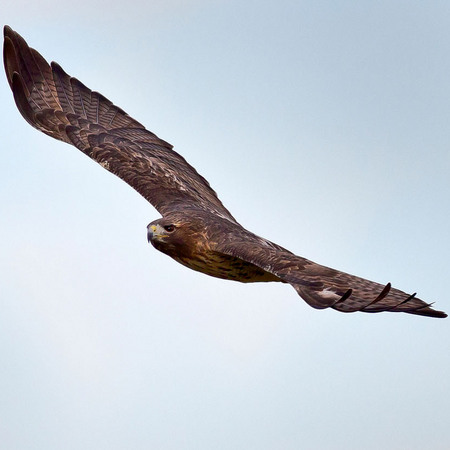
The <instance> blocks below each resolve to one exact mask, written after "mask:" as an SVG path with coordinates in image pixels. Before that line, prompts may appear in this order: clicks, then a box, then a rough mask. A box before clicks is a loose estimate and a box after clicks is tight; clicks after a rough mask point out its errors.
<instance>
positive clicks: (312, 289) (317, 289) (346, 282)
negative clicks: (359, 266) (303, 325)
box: [216, 232, 447, 317]
mask: <svg viewBox="0 0 450 450" xmlns="http://www.w3.org/2000/svg"><path fill="white" fill-rule="evenodd" d="M247 233H248V232H247ZM216 251H218V252H220V253H224V254H227V255H231V256H234V257H236V258H240V259H242V260H244V261H246V262H249V263H251V264H254V265H255V266H258V267H260V268H261V269H263V270H265V271H266V272H269V273H272V274H274V275H276V276H277V277H278V278H279V279H280V281H284V282H286V283H289V284H290V285H292V286H293V287H294V289H295V290H296V291H297V293H298V294H299V295H300V297H302V298H303V299H304V300H305V301H306V302H307V303H308V304H309V305H311V306H312V307H313V308H318V309H324V308H333V309H336V310H337V311H342V312H355V311H362V312H371V313H375V312H382V311H392V312H405V313H409V314H418V315H422V316H430V317H447V314H445V313H444V312H442V311H435V310H434V309H432V308H431V307H430V305H431V304H429V303H425V302H424V301H422V300H420V299H418V298H417V297H416V296H415V294H412V295H409V294H406V293H405V292H403V291H400V290H398V289H395V288H392V287H391V284H390V283H388V284H387V285H382V284H379V283H375V282H373V281H369V280H366V279H364V278H360V277H356V276H354V275H350V274H348V273H345V272H340V271H339V270H335V269H331V268H329V267H325V266H321V265H319V264H316V263H314V262H312V261H309V260H308V259H305V258H302V257H300V256H296V255H294V254H293V253H291V252H289V251H288V250H285V249H283V248H282V247H279V246H278V245H276V244H273V243H272V242H269V241H266V240H264V239H262V238H259V237H257V236H255V235H252V234H251V233H248V235H244V236H243V239H241V238H240V237H237V238H236V241H234V239H233V242H230V240H229V241H228V242H223V243H219V244H218V245H217V246H216Z"/></svg>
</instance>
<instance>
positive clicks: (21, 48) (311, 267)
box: [3, 26, 447, 317]
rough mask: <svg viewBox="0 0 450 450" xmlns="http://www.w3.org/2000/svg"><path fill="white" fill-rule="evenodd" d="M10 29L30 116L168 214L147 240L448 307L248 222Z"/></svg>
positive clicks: (13, 61)
mask: <svg viewBox="0 0 450 450" xmlns="http://www.w3.org/2000/svg"><path fill="white" fill-rule="evenodd" d="M4 35H5V41H4V53H3V55H4V63H5V70H6V75H7V77H8V81H9V84H10V86H11V89H12V91H13V94H14V99H15V101H16V104H17V107H18V109H19V111H20V113H21V114H22V116H23V117H24V118H25V120H26V121H27V122H28V123H29V124H30V125H32V126H33V127H35V128H37V129H38V130H40V131H42V132H43V133H46V134H48V135H49V136H52V137H54V138H55V139H59V140H61V141H64V142H67V143H69V144H72V145H74V146H75V147H77V148H78V149H79V150H81V151H82V152H83V153H85V154H86V155H87V156H89V157H90V158H92V159H94V160H95V161H97V162H98V163H99V164H100V165H101V166H102V167H104V168H105V169H107V170H109V171H110V172H112V173H114V174H115V175H117V176H118V177H120V178H122V179H123V180H124V181H125V182H127V183H128V184H129V185H130V186H132V187H133V188H134V189H136V191H138V192H139V193H140V194H141V195H142V196H144V197H145V198H146V199H147V200H148V201H149V202H150V203H151V204H152V205H153V206H154V207H155V208H156V209H157V210H158V211H159V212H160V213H161V215H162V218H161V219H158V220H155V221H154V222H152V223H150V224H149V225H148V240H149V241H150V242H151V243H152V245H153V246H154V247H155V248H156V249H157V250H160V251H161V252H163V253H165V254H167V255H169V256H170V257H172V258H173V259H175V260H176V261H178V262H179V263H181V264H184V265H185V266H187V267H189V268H190V269H193V270H197V271H199V272H203V273H205V274H207V275H211V276H214V277H218V278H224V279H227V280H235V281H241V282H244V283H252V282H258V281H279V282H283V283H289V284H290V285H291V286H292V287H293V288H294V289H295V290H296V291H297V293H298V294H299V295H300V296H301V297H302V298H303V299H304V300H305V301H306V302H307V303H308V304H309V305H311V306H312V307H314V308H318V309H322V308H333V309H336V310H338V311H342V312H354V311H363V312H381V311H394V312H406V313H410V314H419V315H423V316H430V317H447V314H445V313H444V312H441V311H435V310H434V309H432V308H431V307H430V304H427V303H425V302H423V301H422V300H419V299H418V298H416V297H415V294H413V295H408V294H405V293H404V292H402V291H400V290H398V289H394V288H392V287H391V285H390V284H387V285H386V286H384V285H381V284H378V283H374V282H372V281H368V280H365V279H363V278H359V277H356V276H353V275H349V274H347V273H344V272H340V271H338V270H335V269H330V268H329V267H324V266H321V265H319V264H316V263H314V262H312V261H309V260H307V259H305V258H302V257H300V256H296V255H294V254H293V253H291V252H290V251H289V250H286V249H284V248H283V247H280V246H279V245H277V244H274V243H273V242H270V241H268V240H266V239H263V238H261V237H259V236H256V235H255V234H253V233H251V232H250V231H247V230H246V229H245V228H243V227H242V226H241V225H240V224H239V223H238V222H237V221H236V220H235V218H234V217H233V216H232V215H231V213H230V212H229V211H228V210H227V209H226V208H225V207H224V206H223V205H222V202H221V201H220V200H219V198H218V197H217V194H216V193H215V192H214V191H213V189H211V187H210V185H209V183H208V182H207V181H206V180H205V179H204V178H203V177H202V176H201V175H199V174H198V173H197V171H196V170H195V169H194V168H193V167H192V166H190V165H189V164H188V163H187V162H186V160H185V159H184V158H183V157H182V156H181V155H179V154H178V153H176V152H175V151H174V150H173V149H172V146H171V145H170V144H168V143H167V142H165V141H163V140H162V139H159V138H158V137H157V136H156V135H155V134H153V133H152V132H150V131H148V130H146V129H145V127H144V126H143V125H141V124H140V123H139V122H137V121H136V120H134V119H132V118H131V117H130V116H129V115H128V114H126V113H125V112H124V111H123V110H122V109H120V108H118V107H117V106H115V105H113V104H112V103H111V102H110V101H109V100H108V99H106V98H105V97H103V96H102V95H101V94H99V93H98V92H95V91H91V90H90V89H88V88H87V87H86V86H85V85H84V84H82V83H81V82H80V81H78V80H77V79H76V78H72V77H70V76H69V75H67V74H66V73H65V72H64V70H63V69H62V68H61V67H60V66H59V65H58V64H57V63H55V62H52V63H51V64H50V65H49V64H48V63H47V61H46V60H45V59H44V58H43V57H42V56H41V55H40V54H39V53H38V52H37V51H36V50H34V49H32V48H30V47H28V45H27V43H26V42H25V41H24V39H23V38H22V37H21V36H20V35H19V34H17V33H15V32H14V31H13V30H12V29H11V28H9V27H7V26H6V27H5V29H4Z"/></svg>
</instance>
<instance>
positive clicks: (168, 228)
mask: <svg viewBox="0 0 450 450" xmlns="http://www.w3.org/2000/svg"><path fill="white" fill-rule="evenodd" d="M164 229H165V230H166V231H168V232H169V233H171V232H172V231H173V230H175V226H174V225H166V226H165V227H164Z"/></svg>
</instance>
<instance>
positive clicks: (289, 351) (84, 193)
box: [0, 0, 450, 450]
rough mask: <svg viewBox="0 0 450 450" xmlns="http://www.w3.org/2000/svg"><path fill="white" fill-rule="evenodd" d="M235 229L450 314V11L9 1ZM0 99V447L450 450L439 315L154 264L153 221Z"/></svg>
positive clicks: (32, 31)
mask: <svg viewBox="0 0 450 450" xmlns="http://www.w3.org/2000/svg"><path fill="white" fill-rule="evenodd" d="M0 17H1V18H2V21H3V24H8V25H10V26H12V27H13V28H14V29H15V30H16V31H18V32H19V33H21V34H22V35H23V36H24V38H25V39H26V40H27V41H28V43H29V44H30V45H31V46H32V47H34V48H36V49H38V50H39V52H40V53H41V54H42V55H43V56H44V57H46V58H47V60H49V61H51V60H55V61H57V62H58V63H60V64H61V65H62V67H63V68H64V69H65V70H66V71H67V72H68V73H69V74H71V75H73V76H76V77H77V78H79V79H80V80H81V81H82V82H83V83H85V84H86V85H87V86H89V87H90V88H92V89H95V90H98V91H100V92H101V93H102V94H104V95H105V96H106V97H108V98H110V99H111V100H112V101H113V102H114V103H116V104H117V105H119V106H120V107H122V108H123V109H125V110H126V111H127V112H128V113H129V114H130V115H132V116H133V117H135V118H136V119H137V120H138V121H140V122H142V123H143V124H145V125H146V126H147V128H148V129H150V130H151V131H153V132H155V133H156V134H157V135H158V136H159V137H161V138H163V139H165V140H167V141H169V142H170V143H171V144H173V145H174V146H175V149H176V150H177V151H178V152H179V153H181V154H182V155H183V156H184V157H185V158H186V159H187V160H188V161H189V162H190V163H191V164H192V165H194V166H195V167H196V168H197V170H198V171H199V172H200V173H201V174H202V175H203V176H205V177H206V178H207V179H208V180H209V181H210V183H211V185H212V187H213V188H214V189H215V190H216V191H217V192H218V193H219V196H220V198H221V199H222V201H223V202H224V203H225V205H226V206H227V208H229V209H230V211H231V212H232V213H233V215H234V216H235V217H236V218H237V219H238V220H239V222H240V223H242V224H243V225H244V226H246V227H247V228H249V229H250V230H252V231H254V232H255V233H257V234H259V235H262V236H264V237H266V238H268V239H271V240H273V241H275V242H277V243H279V244H281V245H283V246H285V247H287V248H289V249H290V250H291V251H293V252H295V253H297V254H299V255H302V256H305V257H307V258H309V259H312V260H314V261H317V262H319V263H321V264H324V265H328V266H331V267H335V268H337V269H340V270H344V271H347V272H350V273H353V274H355V275H359V276H363V277H366V278H369V279H372V280H375V281H378V282H381V283H387V282H388V281H390V282H392V284H393V285H394V286H395V287H398V288H400V289H402V290H405V291H407V292H417V293H418V296H419V297H420V298H423V299H424V300H426V301H429V302H433V301H435V302H436V305H435V306H436V307H437V309H441V310H445V311H447V312H450V301H449V295H448V291H449V279H450V277H449V275H450V269H449V254H450V232H449V230H450V212H449V211H450V77H449V73H450V63H449V61H450V3H448V2H444V1H428V2H415V1H392V0H391V1H379V2H368V1H367V2H366V1H315V2H312V1H309V2H307V1H299V0H296V1H283V0H281V1H280V0H279V1H258V2H256V1H245V2H242V1H234V0H229V1H219V0H217V1H201V0H198V1H187V0H186V1H182V0H164V1H163V0H158V1H142V2H131V3H129V4H127V2H123V1H120V2H119V1H116V0H110V1H97V0H93V1H84V0H82V1H77V2H68V1H58V2H57V1H54V0H42V1H39V2H37V1H36V2H33V4H31V5H30V2H29V1H28V0H27V1H25V0H14V1H12V0H7V1H6V2H5V1H3V2H2V4H1V5H0ZM0 78H1V80H0V81H1V82H0V104H1V105H2V108H1V112H0V133H1V137H0V142H1V144H0V150H1V161H2V166H1V167H2V170H1V173H2V176H1V181H0V205H1V206H0V208H1V220H0V242H1V244H0V245H1V252H0V289H1V290H0V360H1V365H0V367H1V369H0V386H1V389H0V442H1V443H2V444H0V447H2V448H5V449H8V450H15V449H17V450H19V449H20V450H22V449H45V450H53V449H55V450H56V449H62V448H64V449H96V450H103V449H105V450H107V449H108V450H110V449H113V450H115V449H143V450H144V449H162V450H166V449H174V450H178V449H180V450H184V449H193V450H197V449H208V450H209V449H242V450H244V449H245V450H247V449H255V450H256V449H257V450H279V449H287V450H291V449H292V450H294V449H320V450H322V449H346V450H348V449H361V448H364V449H369V450H370V449H380V448H383V449H406V448H407V449H417V450H419V449H421V450H422V449H424V448H426V449H448V448H450V435H449V424H450V329H449V327H450V321H449V319H446V320H437V319H430V318H424V317H418V316H417V317H416V316H411V315H406V314H403V315H402V314H393V313H391V314H389V313H383V314H362V313H355V314H342V313H338V312H336V311H333V310H330V311H316V310H314V309H312V308H310V307H309V306H308V305H307V304H306V303H305V302H304V301H303V300H302V299H301V298H300V297H298V295H297V294H296V292H295V291H294V290H293V289H292V288H291V287H290V286H287V285H281V284H278V283H260V284H253V285H244V284H240V283H233V282H228V281H223V280H218V279H214V278H211V277H207V276H205V275H202V274H199V273H196V272H193V271H190V270H188V269H186V268H185V267H183V266H181V265H179V264H177V263H175V262H174V261H172V260H171V259H170V258H168V257H167V256H165V255H163V254H162V253H159V252H157V251H155V250H154V249H153V248H152V247H151V246H150V245H149V244H148V243H147V241H146V225H147V224H148V223H149V222H150V221H152V220H154V219H156V218H158V217H159V214H158V213H157V211H156V210H155V209H154V208H153V207H152V206H151V205H149V204H148V203H147V202H146V201H145V200H144V199H143V198H142V197H140V196H139V194H137V193H136V192H135V191H133V190H132V189H131V188H130V187H129V186H127V185H126V184H125V183H124V182H122V181H121V180H119V179H118V178H116V177H114V176H113V175H111V174H109V173H108V172H107V171H105V170H103V169H102V168H101V167H100V166H99V165H97V164H95V163H94V162H92V161H90V160H89V159H88V158H86V157H85V156H84V155H82V154H81V153H80V152H79V151H78V150H76V149H75V148H73V147H70V146H68V145H66V144H64V143H61V142H58V141H55V140H52V139H50V138H49V137H48V136H45V135H44V134H41V133H39V132H37V131H36V130H34V129H33V128H32V127H30V126H29V125H28V124H27V123H26V122H25V121H24V120H23V119H22V117H21V116H20V114H19V113H18V111H17V110H16V107H15V105H14V102H13V99H12V95H11V93H10V91H9V87H8V85H7V82H6V78H5V77H4V76H1V77H0Z"/></svg>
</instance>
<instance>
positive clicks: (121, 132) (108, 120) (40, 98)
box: [3, 26, 235, 221]
mask: <svg viewBox="0 0 450 450" xmlns="http://www.w3.org/2000/svg"><path fill="white" fill-rule="evenodd" d="M4 35H5V41H4V49H3V56H4V64H5V70H6V75H7V77H8V81H9V84H10V86H11V89H12V91H13V93H14V99H15V101H16V104H17V107H18V109H19V111H20V113H21V114H22V116H23V117H24V118H25V120H26V121H27V122H28V123H29V124H30V125H32V126H33V127H35V128H37V129H38V130H40V131H42V132H43V133H45V134H48V135H49V136H52V137H54V138H55V139H59V140H61V141H64V142H68V143H69V144H72V145H75V146H76V147H77V148H78V149H80V150H81V151H82V152H83V153H85V154H86V155H88V156H89V157H91V158H92V159H94V160H96V161H97V162H98V163H100V165H101V166H103V167H104V168H105V169H107V170H109V171H110V172H112V173H114V174H115V175H117V176H118V177H120V178H122V179H123V180H124V181H126V182H127V183H128V184H129V185H130V186H132V187H133V188H134V189H136V191H138V192H139V193H140V194H141V195H142V196H143V197H144V198H146V199H147V200H148V201H149V202H150V203H151V204H152V205H153V206H155V208H156V209H157V210H158V211H159V212H160V213H161V214H162V215H165V214H167V213H169V212H171V211H174V210H178V209H180V208H183V207H185V206H189V207H192V206H194V207H196V208H200V209H203V210H205V211H209V212H212V213H214V214H216V215H219V216H221V217H224V218H226V219H228V220H231V221H235V219H234V218H233V216H232V215H231V214H230V212H229V211H228V210H227V209H226V208H225V207H224V206H223V205H222V202H221V201H220V200H219V198H218V197H217V194H216V193H215V192H214V190H213V189H212V188H211V187H210V185H209V183H208V182H207V181H206V180H205V179H204V178H203V177H202V176H201V175H199V174H198V172H197V171H196V170H195V169H194V168H193V167H192V166H191V165H189V164H188V163H187V162H186V160H185V159H184V158H183V157H182V156H180V155H179V154H178V153H176V152H175V151H173V150H172V146H171V145H170V144H168V143H167V142H165V141H163V140H162V139H159V138H158V137H157V136H156V135H155V134H153V133H151V132H150V131H148V130H146V129H145V127H144V126H143V125H141V124H140V123H139V122H137V121H136V120H134V119H133V118H131V117H130V116H129V115H128V114H126V113H125V112H124V111H123V110H122V109H120V108H118V107H117V106H115V105H113V104H112V103H111V102H110V101H109V100H108V99H106V98H105V97H103V96H102V95H101V94H99V93H98V92H95V91H91V90H90V89H88V88H87V87H86V86H84V85H83V84H82V83H81V82H80V81H78V80H77V79H76V78H72V77H70V76H69V75H67V74H66V73H65V72H64V70H63V69H62V68H61V67H60V66H59V65H58V64H57V63H54V62H53V63H51V65H49V64H48V63H47V61H46V60H45V59H44V58H43V57H42V56H41V55H40V54H39V53H38V52H37V51H36V50H34V49H32V48H30V47H29V46H28V45H27V43H26V42H25V40H24V39H23V38H22V37H21V36H20V35H19V34H18V33H16V32H14V31H13V30H12V29H11V28H9V27H8V26H5V28H4Z"/></svg>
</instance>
